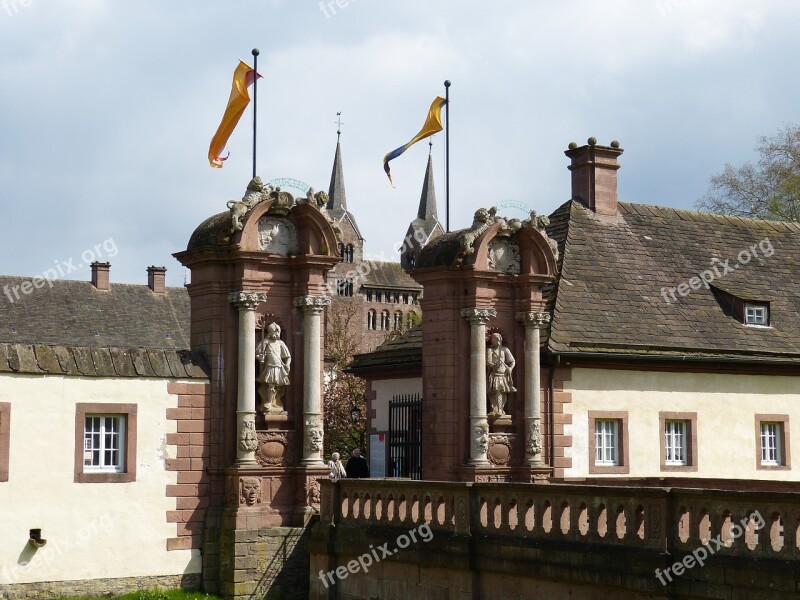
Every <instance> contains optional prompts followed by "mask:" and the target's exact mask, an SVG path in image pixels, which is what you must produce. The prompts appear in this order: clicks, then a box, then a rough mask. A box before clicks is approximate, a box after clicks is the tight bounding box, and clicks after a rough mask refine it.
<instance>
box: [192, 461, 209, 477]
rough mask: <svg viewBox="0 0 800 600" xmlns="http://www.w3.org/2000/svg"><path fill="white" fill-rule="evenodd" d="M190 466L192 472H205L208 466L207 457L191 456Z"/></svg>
mask: <svg viewBox="0 0 800 600" xmlns="http://www.w3.org/2000/svg"><path fill="white" fill-rule="evenodd" d="M189 460H190V461H191V466H190V467H189V468H190V469H191V470H192V471H193V472H200V473H202V472H205V470H206V468H208V458H191V459H189Z"/></svg>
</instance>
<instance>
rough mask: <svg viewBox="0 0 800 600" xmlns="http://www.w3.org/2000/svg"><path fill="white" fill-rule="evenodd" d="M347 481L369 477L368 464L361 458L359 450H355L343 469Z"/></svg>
mask: <svg viewBox="0 0 800 600" xmlns="http://www.w3.org/2000/svg"><path fill="white" fill-rule="evenodd" d="M344 470H345V471H347V478H348V479H364V478H366V477H369V463H368V462H367V460H366V459H365V458H364V457H363V456H361V450H359V449H358V448H356V449H355V450H353V455H352V456H351V457H350V459H349V460H348V461H347V466H346V467H345V468H344Z"/></svg>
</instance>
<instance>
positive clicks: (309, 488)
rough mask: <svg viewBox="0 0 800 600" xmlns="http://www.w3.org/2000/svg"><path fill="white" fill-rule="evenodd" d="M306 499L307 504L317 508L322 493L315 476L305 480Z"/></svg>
mask: <svg viewBox="0 0 800 600" xmlns="http://www.w3.org/2000/svg"><path fill="white" fill-rule="evenodd" d="M306 499H307V502H308V506H310V507H312V508H315V509H317V510H319V505H320V502H321V500H322V494H321V492H320V488H319V480H318V479H316V478H315V477H310V478H308V479H307V480H306Z"/></svg>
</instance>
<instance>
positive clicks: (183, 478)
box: [178, 470, 208, 483]
mask: <svg viewBox="0 0 800 600" xmlns="http://www.w3.org/2000/svg"><path fill="white" fill-rule="evenodd" d="M178 483H208V473H206V472H205V471H202V470H192V471H180V472H179V473H178Z"/></svg>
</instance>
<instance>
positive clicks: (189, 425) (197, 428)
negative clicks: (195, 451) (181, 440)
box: [178, 420, 210, 433]
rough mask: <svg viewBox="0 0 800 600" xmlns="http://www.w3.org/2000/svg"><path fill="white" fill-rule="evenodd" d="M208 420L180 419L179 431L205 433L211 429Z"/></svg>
mask: <svg viewBox="0 0 800 600" xmlns="http://www.w3.org/2000/svg"><path fill="white" fill-rule="evenodd" d="M209 429H210V427H209V423H208V421H205V420H203V421H178V433H204V432H207V431H209Z"/></svg>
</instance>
